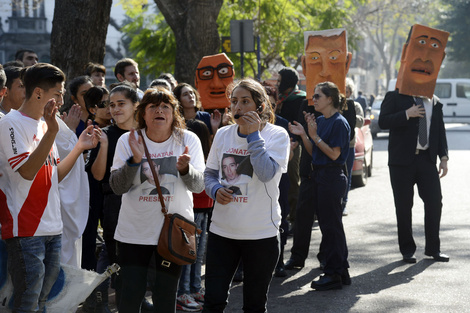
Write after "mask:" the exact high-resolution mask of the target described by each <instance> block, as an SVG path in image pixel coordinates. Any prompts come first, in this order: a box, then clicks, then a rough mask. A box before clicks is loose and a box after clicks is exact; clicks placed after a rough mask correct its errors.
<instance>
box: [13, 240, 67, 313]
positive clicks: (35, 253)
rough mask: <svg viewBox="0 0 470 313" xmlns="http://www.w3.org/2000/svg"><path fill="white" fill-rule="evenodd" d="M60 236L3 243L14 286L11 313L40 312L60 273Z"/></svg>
mask: <svg viewBox="0 0 470 313" xmlns="http://www.w3.org/2000/svg"><path fill="white" fill-rule="evenodd" d="M61 241H62V235H55V236H36V237H21V238H18V237H15V238H10V239H7V240H5V242H6V244H7V251H8V272H9V273H10V275H11V279H12V283H13V288H14V290H13V297H14V300H13V301H14V302H13V311H14V312H18V313H30V312H31V313H32V312H42V311H43V310H44V307H45V305H46V301H47V297H48V295H49V292H50V291H51V288H52V286H53V285H54V283H55V281H56V280H57V277H58V276H59V272H60V249H61Z"/></svg>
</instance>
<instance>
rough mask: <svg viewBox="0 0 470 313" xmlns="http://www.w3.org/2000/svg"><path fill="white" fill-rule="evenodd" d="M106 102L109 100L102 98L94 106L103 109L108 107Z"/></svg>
mask: <svg viewBox="0 0 470 313" xmlns="http://www.w3.org/2000/svg"><path fill="white" fill-rule="evenodd" d="M108 104H109V102H108V101H106V100H104V101H101V102H98V103H97V104H96V106H97V107H98V109H104V108H107V107H108Z"/></svg>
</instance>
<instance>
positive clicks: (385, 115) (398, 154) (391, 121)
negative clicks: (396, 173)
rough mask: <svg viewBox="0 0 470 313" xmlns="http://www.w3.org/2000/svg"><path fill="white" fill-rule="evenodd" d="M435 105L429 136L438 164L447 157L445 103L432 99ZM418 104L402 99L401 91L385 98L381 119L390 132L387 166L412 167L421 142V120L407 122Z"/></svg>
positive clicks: (407, 97) (406, 97) (381, 124)
mask: <svg viewBox="0 0 470 313" xmlns="http://www.w3.org/2000/svg"><path fill="white" fill-rule="evenodd" d="M433 102H435V103H434V105H433V109H432V116H431V127H430V132H429V149H428V150H429V156H430V158H431V161H432V162H434V163H435V162H436V158H437V156H439V158H442V157H443V156H448V148H447V138H446V130H445V127H444V119H443V113H442V103H441V102H439V101H437V98H434V99H433ZM413 104H415V100H414V98H413V97H412V96H407V95H402V94H399V93H398V90H395V91H390V92H388V93H387V94H386V95H385V98H384V100H383V102H382V106H381V109H380V116H379V126H380V128H382V129H389V130H390V135H389V142H388V155H389V157H388V165H409V164H411V162H413V159H414V157H415V153H416V146H417V140H418V127H419V118H413V117H411V118H409V119H408V120H407V119H406V113H405V111H406V110H407V109H409V108H410V107H411V106H412V105H413Z"/></svg>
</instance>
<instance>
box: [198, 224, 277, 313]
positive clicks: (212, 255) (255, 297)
mask: <svg viewBox="0 0 470 313" xmlns="http://www.w3.org/2000/svg"><path fill="white" fill-rule="evenodd" d="M278 258H279V236H276V237H271V238H264V239H256V240H236V239H229V238H225V237H221V236H218V235H216V234H214V233H211V232H209V238H208V241H207V258H206V294H205V299H204V309H203V312H204V313H209V312H210V313H214V312H220V313H222V312H224V310H225V307H226V305H227V303H228V296H229V289H230V284H231V281H232V278H233V275H234V274H235V271H236V270H237V267H238V264H239V263H240V261H242V262H243V275H244V278H243V311H244V312H245V313H254V312H266V302H267V300H268V290H269V284H270V283H271V279H272V276H273V272H274V268H275V267H276V264H277V260H278Z"/></svg>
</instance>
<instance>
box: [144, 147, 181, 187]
mask: <svg viewBox="0 0 470 313" xmlns="http://www.w3.org/2000/svg"><path fill="white" fill-rule="evenodd" d="M151 164H153V166H154V168H155V172H156V174H157V175H158V181H159V183H160V189H161V191H162V195H173V194H174V190H175V182H176V181H177V179H178V170H177V169H176V157H175V156H172V157H168V158H159V159H152V160H151V162H149V161H148V160H147V159H142V164H141V173H140V182H141V184H142V188H141V189H142V194H143V195H158V191H157V187H156V184H155V179H154V177H153V174H152V170H151V169H150V166H151Z"/></svg>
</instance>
